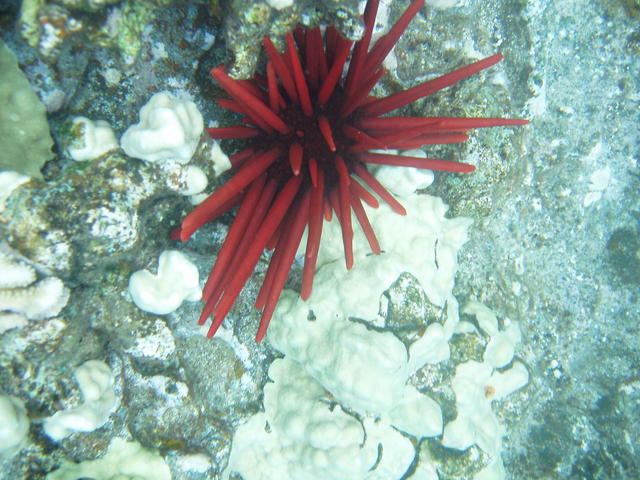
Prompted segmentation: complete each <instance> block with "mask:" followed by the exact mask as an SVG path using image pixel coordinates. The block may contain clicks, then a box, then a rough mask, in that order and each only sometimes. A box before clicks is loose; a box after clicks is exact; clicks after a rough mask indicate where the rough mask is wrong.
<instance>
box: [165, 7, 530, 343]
mask: <svg viewBox="0 0 640 480" xmlns="http://www.w3.org/2000/svg"><path fill="white" fill-rule="evenodd" d="M423 4H424V0H415V1H414V2H412V3H411V4H410V5H409V7H408V8H407V10H406V11H405V12H404V14H403V15H402V17H400V19H399V20H398V22H397V23H396V24H395V25H394V26H393V27H392V28H391V30H390V31H389V32H388V33H387V34H386V35H385V36H383V37H381V38H380V39H378V41H377V42H375V44H374V45H373V46H371V48H369V46H370V43H371V36H372V32H373V27H374V23H375V18H376V13H377V10H378V0H369V1H368V2H367V6H366V9H365V13H364V24H365V31H364V35H363V37H362V39H361V40H359V41H358V42H355V45H352V44H353V42H351V41H349V40H346V39H345V38H343V37H342V36H341V35H340V34H339V32H338V31H337V30H336V29H335V28H334V27H328V28H327V29H326V31H325V34H324V37H323V35H322V33H321V30H320V28H313V29H304V28H297V29H296V30H295V32H294V34H293V35H291V34H288V35H287V36H286V51H285V52H284V53H279V52H278V51H277V50H276V48H275V47H274V45H273V43H271V40H269V39H268V38H265V39H264V41H263V44H264V48H265V51H266V54H267V57H268V61H267V67H266V75H255V77H254V78H253V79H252V80H234V79H232V78H231V77H229V76H228V75H227V74H226V73H225V70H224V66H219V67H216V68H214V69H213V70H212V71H211V75H212V76H213V77H214V78H215V79H216V80H217V81H218V83H219V84H220V86H222V88H224V89H225V91H226V92H227V93H228V94H229V96H230V97H231V99H223V100H219V104H220V105H221V106H222V107H224V108H226V109H229V110H232V111H234V112H238V113H240V114H241V115H243V119H242V122H243V124H241V125H234V126H231V127H220V128H209V129H207V130H208V132H209V135H210V136H211V137H212V138H216V139H249V145H248V146H247V147H246V148H245V149H244V150H242V151H240V152H238V153H236V154H235V155H233V156H232V157H231V163H232V165H233V168H234V169H235V174H234V175H233V176H232V177H231V178H230V179H229V180H228V181H227V182H226V183H225V184H224V185H223V186H221V187H220V188H219V189H218V190H216V191H215V192H214V193H213V194H212V195H211V196H209V197H208V198H207V199H206V200H205V201H204V202H203V203H202V204H200V205H199V206H198V207H196V208H195V209H194V210H193V211H192V212H191V213H190V214H189V215H187V216H186V217H185V219H184V221H183V222H182V226H181V227H180V228H179V229H177V230H176V231H175V232H174V238H179V239H180V240H182V241H186V240H188V239H189V237H190V236H191V235H192V234H193V233H194V232H195V231H196V230H198V229H199V228H200V227H201V226H202V225H204V224H205V223H207V222H210V221H212V220H215V219H216V218H218V217H219V216H220V215H222V214H223V213H225V212H227V211H229V210H231V209H232V208H234V207H236V206H238V205H239V209H238V212H237V214H236V217H235V220H234V221H233V223H232V225H231V227H230V228H229V232H228V234H227V238H226V239H225V241H224V243H223V245H222V248H221V250H220V252H219V254H218V258H217V260H216V262H215V264H214V266H213V268H212V270H211V273H210V275H209V279H208V280H207V283H206V285H205V287H204V290H203V293H202V298H203V300H204V302H206V305H205V307H204V309H203V311H202V314H201V315H200V324H203V323H204V322H205V321H206V319H207V318H208V317H209V316H211V315H212V316H213V322H212V324H211V327H210V328H209V333H208V336H209V337H211V336H213V335H214V334H215V332H216V330H217V329H218V327H219V326H220V325H221V324H222V322H223V320H224V318H225V316H226V315H227V313H228V312H229V310H230V309H231V307H232V305H233V303H234V302H235V300H236V298H237V297H238V295H239V294H240V291H241V290H242V288H243V286H244V284H245V283H246V282H247V280H248V279H249V276H250V275H251V273H252V272H253V270H254V268H255V266H256V264H257V262H258V260H259V258H260V255H261V253H262V252H263V250H264V249H265V248H267V249H273V250H274V251H273V255H272V257H271V261H270V263H269V267H268V269H267V273H266V275H265V278H264V282H263V284H262V288H261V289H260V292H259V294H258V298H257V300H256V308H257V309H259V310H260V309H262V318H261V321H260V326H259V328H258V333H257V335H256V342H260V341H261V340H262V338H263V337H264V335H265V333H266V331H267V326H268V324H269V321H270V319H271V316H272V315H273V312H274V310H275V307H276V303H277V301H278V299H279V297H280V293H281V292H282V289H283V287H284V284H285V282H286V279H287V276H288V273H289V270H290V268H291V265H292V263H293V260H294V257H295V254H296V250H297V249H298V245H299V244H300V241H301V238H302V234H303V231H304V229H305V228H306V227H308V236H307V245H306V253H305V257H304V269H303V276H302V290H301V293H300V296H301V297H302V298H303V299H305V300H306V299H307V298H308V297H309V295H310V294H311V289H312V284H313V275H314V272H315V267H316V259H317V255H318V248H319V245H320V236H321V233H322V224H323V221H324V219H327V220H330V219H331V216H332V214H333V213H335V215H336V218H337V219H338V221H339V222H340V226H341V229H342V238H343V244H344V253H345V261H346V266H347V269H350V268H351V266H352V265H353V250H352V239H353V228H352V219H351V211H352V210H353V213H354V214H355V218H356V219H357V220H358V222H359V224H360V227H361V228H362V230H363V232H364V234H365V236H366V238H367V240H368V242H369V245H370V247H371V250H372V251H373V253H375V254H379V253H380V246H379V245H378V241H377V239H376V235H375V233H374V231H373V228H372V227H371V224H370V223H369V220H368V219H367V215H366V213H365V210H364V208H363V205H362V202H363V201H364V202H365V203H367V204H368V205H370V206H371V207H374V208H375V207H377V206H378V200H377V199H376V197H375V196H374V195H373V194H372V193H370V191H369V190H368V189H367V188H365V186H366V187H368V188H369V189H370V190H371V191H373V192H374V193H375V194H377V195H378V196H379V197H380V198H381V199H382V200H384V201H385V202H386V203H387V204H388V205H389V206H390V207H391V208H392V209H393V210H394V211H395V212H397V213H399V214H400V215H404V214H405V213H406V212H405V210H404V208H403V207H402V205H400V203H398V201H397V200H396V199H395V198H394V197H393V196H392V195H391V194H390V193H389V192H388V191H387V190H386V189H385V188H384V187H383V186H382V185H381V184H380V183H379V182H378V181H377V180H376V179H375V178H374V177H373V176H372V175H371V174H370V173H369V171H368V170H367V166H366V165H367V164H368V163H371V164H385V165H396V166H404V167H416V168H426V169H430V170H442V171H447V172H460V173H467V172H471V171H473V170H474V167H473V166H472V165H467V164H464V163H457V162H451V161H446V160H437V159H418V158H413V157H407V156H403V155H393V154H384V153H382V154H381V153H371V152H369V150H371V149H401V150H409V149H414V148H418V147H421V146H423V145H431V144H444V143H456V142H463V141H465V140H466V139H467V135H466V133H465V132H467V131H469V130H471V129H473V128H482V127H494V126H501V125H523V124H525V123H527V122H526V121H525V120H514V119H504V118H453V117H424V118H423V117H381V115H384V114H386V113H388V112H391V111H392V110H395V109H397V108H399V107H402V106H404V105H407V104H409V103H411V102H413V101H414V100H417V99H419V98H422V97H425V96H427V95H431V94H432V93H434V92H437V91H438V90H441V89H443V88H445V87H448V86H450V85H453V84H454V83H456V82H458V81H460V80H462V79H464V78H466V77H469V76H470V75H473V74H474V73H477V72H479V71H480V70H483V69H485V68H487V67H490V66H492V65H494V64H496V63H498V62H499V61H500V60H501V59H502V56H501V55H499V54H497V55H493V56H491V57H488V58H485V59H483V60H480V61H477V62H474V63H472V64H470V65H467V66H465V67H462V68H459V69H458V70H455V71H453V72H451V73H448V74H446V75H443V76H441V77H439V78H436V79H434V80H429V81H427V82H424V83H421V84H420V85H417V86H415V87H413V88H410V89H408V90H406V91H403V92H400V93H395V94H392V95H389V96H387V97H383V98H375V97H371V96H369V92H370V91H371V90H372V88H373V87H374V86H375V84H376V83H377V82H378V80H379V79H380V78H381V77H382V76H383V75H384V73H385V69H384V68H383V67H382V62H383V60H384V59H385V57H386V56H387V54H388V53H389V52H390V51H391V49H392V48H393V46H394V45H395V44H396V42H397V41H398V39H399V38H400V35H401V34H402V33H403V32H404V30H405V29H406V28H407V25H408V24H409V22H410V21H411V19H413V17H414V16H415V15H416V14H417V12H418V11H419V10H420V8H422V6H423ZM352 46H353V48H352ZM350 53H351V61H350V63H349V68H348V70H347V72H346V76H345V77H344V78H343V69H344V66H345V64H346V61H347V58H348V57H349V54H350Z"/></svg>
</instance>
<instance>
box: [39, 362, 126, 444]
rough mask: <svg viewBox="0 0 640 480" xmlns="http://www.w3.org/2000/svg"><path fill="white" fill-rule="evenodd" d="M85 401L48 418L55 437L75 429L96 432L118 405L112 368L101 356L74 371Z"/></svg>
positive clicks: (47, 425) (47, 430)
mask: <svg viewBox="0 0 640 480" xmlns="http://www.w3.org/2000/svg"><path fill="white" fill-rule="evenodd" d="M74 376H75V378H76V381H77V382H78V387H79V389H80V392H82V398H83V400H84V403H82V405H79V406H77V407H74V408H70V409H68V410H62V411H60V412H57V413H56V414H54V415H53V416H52V417H49V418H47V419H45V421H44V424H43V425H44V431H45V433H46V434H47V435H49V436H50V437H51V438H52V439H54V440H61V439H63V438H65V437H68V436H69V435H71V434H72V433H74V432H92V431H93V430H95V429H97V428H100V427H101V426H102V425H104V424H105V423H106V421H107V420H108V419H109V415H111V412H113V411H114V410H115V407H116V395H115V393H114V391H113V382H114V378H113V373H112V372H111V368H109V365H107V364H106V363H104V362H101V361H99V360H89V361H87V362H85V363H83V364H82V365H80V366H79V367H78V368H77V369H76V371H75V372H74Z"/></svg>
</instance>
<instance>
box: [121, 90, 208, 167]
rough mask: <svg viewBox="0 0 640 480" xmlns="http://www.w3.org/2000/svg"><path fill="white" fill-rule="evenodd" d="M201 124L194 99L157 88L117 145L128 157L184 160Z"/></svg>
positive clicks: (151, 159) (187, 158) (200, 116)
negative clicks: (184, 98) (184, 97)
mask: <svg viewBox="0 0 640 480" xmlns="http://www.w3.org/2000/svg"><path fill="white" fill-rule="evenodd" d="M203 128H204V122H203V120H202V115H201V114H200V112H199V111H198V108H197V107H196V105H195V103H193V102H191V101H189V100H180V99H177V98H175V97H173V96H172V95H170V94H169V93H168V92H159V93H156V94H155V95H154V96H153V97H151V99H150V100H149V101H148V102H147V103H146V104H145V105H144V106H143V107H142V108H141V109H140V122H139V123H136V124H135V125H132V126H131V127H129V128H128V129H127V131H126V132H124V135H122V138H121V139H120V145H121V146H122V149H123V150H124V151H125V153H126V154H127V155H129V156H130V157H133V158H139V159H141V160H145V161H147V162H157V161H167V160H173V161H176V162H178V163H187V162H189V160H191V157H192V156H193V154H194V152H195V150H196V147H197V146H198V142H199V140H200V134H201V133H202V130H203Z"/></svg>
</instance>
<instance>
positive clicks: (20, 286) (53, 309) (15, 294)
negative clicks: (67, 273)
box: [0, 253, 69, 320]
mask: <svg viewBox="0 0 640 480" xmlns="http://www.w3.org/2000/svg"><path fill="white" fill-rule="evenodd" d="M35 280H36V271H35V270H34V268H33V267H31V266H29V265H27V264H26V263H24V262H21V261H18V260H16V259H14V258H12V257H11V256H9V255H8V254H4V253H0V313H1V312H13V313H18V314H22V315H24V316H26V317H27V318H29V319H31V320H41V319H43V318H50V317H54V316H56V315H57V314H58V313H60V311H61V310H62V309H63V308H64V306H65V305H66V304H67V301H68V300H69V289H68V288H66V287H65V286H64V283H63V282H62V280H60V279H59V278H57V277H48V278H45V279H43V280H40V281H38V282H37V283H35V284H34V283H33V282H34V281H35ZM3 318H4V316H3Z"/></svg>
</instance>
